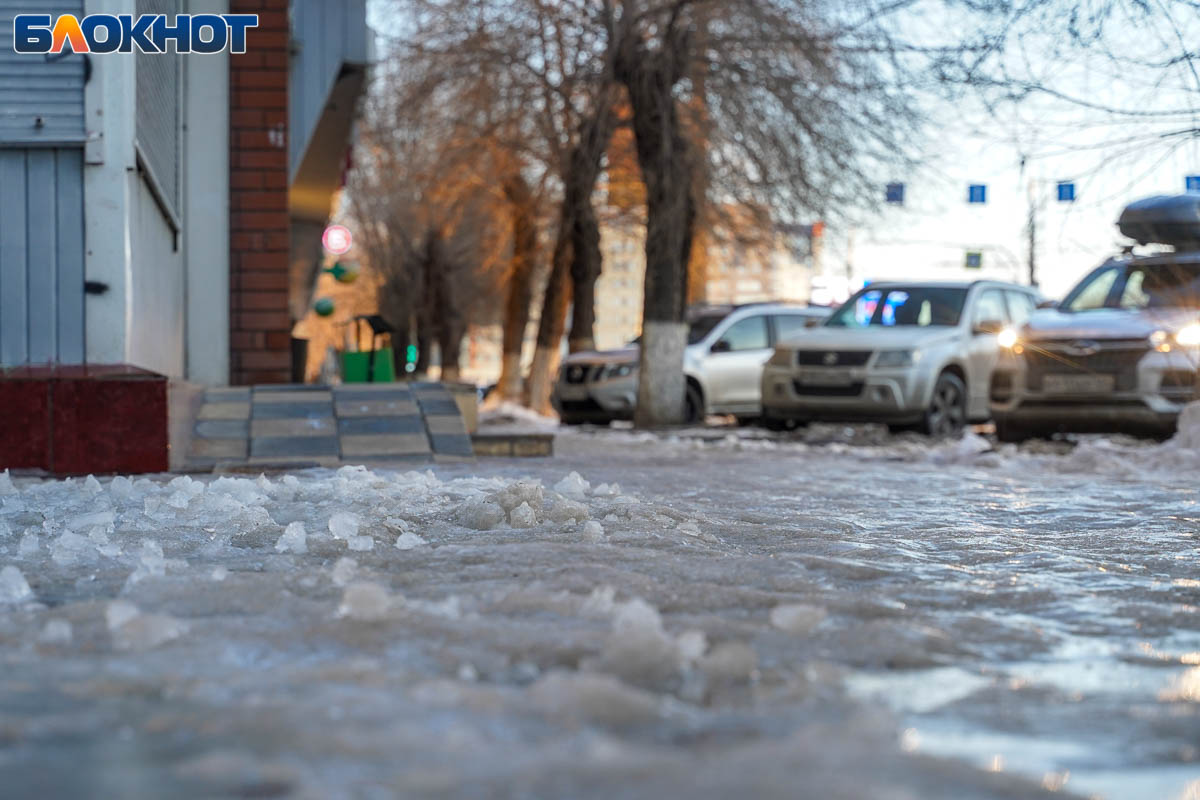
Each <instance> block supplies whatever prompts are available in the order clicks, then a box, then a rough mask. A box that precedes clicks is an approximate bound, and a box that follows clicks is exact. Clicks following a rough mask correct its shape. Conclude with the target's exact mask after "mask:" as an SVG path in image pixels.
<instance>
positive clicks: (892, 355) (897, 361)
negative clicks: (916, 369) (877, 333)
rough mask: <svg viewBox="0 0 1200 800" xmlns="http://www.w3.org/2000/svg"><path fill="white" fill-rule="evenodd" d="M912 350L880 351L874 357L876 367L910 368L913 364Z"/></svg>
mask: <svg viewBox="0 0 1200 800" xmlns="http://www.w3.org/2000/svg"><path fill="white" fill-rule="evenodd" d="M913 361H914V359H913V351H912V350H882V351H880V353H879V355H877V356H876V357H875V366H877V367H911V366H912V363H913Z"/></svg>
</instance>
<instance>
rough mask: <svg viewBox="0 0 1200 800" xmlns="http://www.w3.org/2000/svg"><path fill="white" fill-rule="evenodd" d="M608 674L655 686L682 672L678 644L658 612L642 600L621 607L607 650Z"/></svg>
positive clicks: (606, 646) (614, 622) (638, 683)
mask: <svg viewBox="0 0 1200 800" xmlns="http://www.w3.org/2000/svg"><path fill="white" fill-rule="evenodd" d="M602 661H603V666H604V667H605V669H606V671H608V672H612V673H613V674H615V675H617V676H618V677H620V678H622V679H623V680H625V681H628V682H629V683H632V684H635V685H642V686H647V685H654V684H658V683H661V682H662V681H664V680H666V679H668V678H670V677H672V676H674V675H675V674H676V673H677V672H678V669H679V664H680V659H679V651H678V649H677V647H676V644H675V641H674V640H673V639H672V638H671V637H670V636H668V635H667V634H666V632H665V631H664V630H663V624H662V616H660V615H659V613H658V609H656V608H654V606H652V605H650V604H649V603H647V602H646V601H645V600H642V599H641V598H636V597H635V598H634V599H632V600H630V601H629V602H627V603H622V604H621V605H620V606H618V608H617V613H616V616H615V618H614V619H613V630H612V633H611V634H610V635H609V638H608V641H607V643H606V644H605V646H604V654H603V659H602Z"/></svg>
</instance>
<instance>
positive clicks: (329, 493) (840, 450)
mask: <svg viewBox="0 0 1200 800" xmlns="http://www.w3.org/2000/svg"><path fill="white" fill-rule="evenodd" d="M807 435H808V436H809V438H810V439H813V438H814V434H807ZM816 438H819V436H817V437H816ZM833 438H837V437H833ZM852 438H853V437H852ZM814 441H815V440H814ZM558 450H559V455H558V456H557V457H555V458H554V459H550V460H539V461H496V462H488V461H481V462H479V463H478V464H473V465H461V466H460V465H455V466H452V467H443V468H438V469H436V470H434V471H433V472H432V473H396V472H388V471H383V470H378V471H367V470H365V469H362V468H346V469H342V470H339V471H337V472H336V473H335V472H328V471H325V472H312V473H303V474H298V475H273V476H269V477H266V478H242V477H222V478H215V479H214V478H211V477H206V478H205V479H204V480H195V479H192V478H187V477H180V478H176V479H174V480H170V479H161V480H154V481H151V480H145V479H141V480H133V481H130V480H128V479H124V478H117V479H112V480H110V479H105V480H101V481H96V480H94V479H88V480H75V481H57V482H33V481H24V480H16V481H10V480H9V479H8V478H7V477H0V787H2V788H0V795H2V796H3V797H5V798H24V797H36V798H50V797H121V798H164V797H295V798H310V797H311V798H337V797H348V798H350V797H353V798H358V797H364V798H374V797H380V798H388V797H405V798H409V797H416V798H422V797H479V798H493V797H500V798H509V797H512V798H516V797H521V798H543V797H544V798H560V797H571V798H575V797H578V798H606V799H607V798H616V797H655V798H659V797H689V798H691V797H697V798H706V797H711V798H724V797H745V798H760V797H778V798H794V797H802V798H808V797H811V798H870V799H871V800H874V799H875V798H883V799H885V800H886V799H889V798H895V799H896V800H900V799H901V798H905V799H908V798H912V799H913V800H916V799H917V798H930V797H947V798H999V797H1007V798H1025V797H1040V796H1050V797H1059V796H1064V795H1066V794H1071V793H1076V794H1078V795H1081V796H1091V795H1100V796H1104V797H1112V798H1138V799H1139V800H1140V799H1141V798H1169V799H1171V800H1195V798H1197V797H1200V614H1198V607H1200V569H1198V556H1200V549H1198V547H1197V543H1198V535H1200V498H1198V497H1197V477H1198V475H1200V471H1198V470H1200V426H1196V427H1195V428H1194V429H1189V431H1188V432H1186V433H1185V435H1184V436H1181V437H1179V438H1178V439H1177V440H1175V441H1172V442H1169V443H1166V444H1163V445H1156V444H1146V443H1136V442H1132V441H1128V442H1127V441H1123V440H1108V439H1092V440H1088V441H1087V442H1085V443H1084V444H1082V445H1080V446H1079V447H1077V448H1075V449H1074V450H1069V451H1068V450H1067V449H1066V448H1063V447H1054V446H1040V447H1037V446H1035V447H1029V448H1024V449H1021V450H1017V449H1015V448H1011V447H1008V448H1002V449H1001V450H1000V451H999V452H987V450H988V445H987V444H986V442H984V441H983V440H981V439H979V438H978V437H975V436H968V437H967V438H966V439H965V440H963V441H962V442H959V443H955V444H948V445H940V446H933V445H930V444H929V443H928V442H925V441H921V440H918V439H915V438H912V439H905V438H901V439H888V438H886V437H874V438H872V437H866V440H864V441H859V442H857V443H854V442H852V443H850V444H846V443H837V442H835V443H832V444H831V443H828V442H826V443H823V444H815V443H809V444H806V443H804V442H803V441H797V440H792V441H782V440H770V441H758V440H753V439H744V438H740V437H739V436H737V435H733V436H730V437H729V438H728V439H727V440H721V441H716V442H703V441H696V440H694V439H689V438H688V437H686V436H684V437H679V436H676V437H656V436H648V435H643V434H635V433H632V432H628V433H623V432H606V433H603V434H588V433H564V434H563V435H562V436H561V437H560V438H559V442H558ZM572 473H577V474H572Z"/></svg>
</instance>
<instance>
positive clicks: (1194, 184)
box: [1183, 175, 1200, 192]
mask: <svg viewBox="0 0 1200 800" xmlns="http://www.w3.org/2000/svg"><path fill="white" fill-rule="evenodd" d="M1183 183H1184V185H1185V186H1187V191H1189V192H1200V175H1188V176H1187V177H1186V178H1184V180H1183Z"/></svg>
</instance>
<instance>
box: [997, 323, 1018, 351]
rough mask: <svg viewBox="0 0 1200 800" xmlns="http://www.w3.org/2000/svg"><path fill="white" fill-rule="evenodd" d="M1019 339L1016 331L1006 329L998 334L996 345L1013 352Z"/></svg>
mask: <svg viewBox="0 0 1200 800" xmlns="http://www.w3.org/2000/svg"><path fill="white" fill-rule="evenodd" d="M1018 338H1019V337H1018V336H1017V332H1016V331H1015V330H1014V329H1012V328H1005V329H1004V330H1002V331H1000V332H999V333H998V334H996V344H998V345H1000V346H1001V347H1003V348H1004V349H1006V350H1012V349H1013V348H1014V347H1015V346H1016V344H1017V339H1018Z"/></svg>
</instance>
